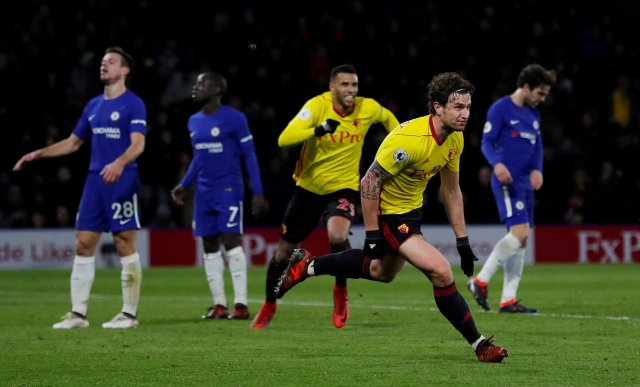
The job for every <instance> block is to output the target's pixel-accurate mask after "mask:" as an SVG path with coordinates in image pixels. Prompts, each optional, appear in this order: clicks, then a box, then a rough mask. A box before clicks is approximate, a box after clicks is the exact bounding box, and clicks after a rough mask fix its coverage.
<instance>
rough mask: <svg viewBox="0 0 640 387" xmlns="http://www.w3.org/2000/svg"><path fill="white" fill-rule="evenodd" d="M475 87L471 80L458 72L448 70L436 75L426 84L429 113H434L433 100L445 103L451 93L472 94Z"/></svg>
mask: <svg viewBox="0 0 640 387" xmlns="http://www.w3.org/2000/svg"><path fill="white" fill-rule="evenodd" d="M474 90H475V88H474V87H473V85H472V84H471V82H469V81H467V80H466V79H464V78H462V77H461V76H460V75H459V74H458V73H453V72H448V73H441V74H438V75H436V76H435V77H433V78H432V79H431V82H429V86H427V99H428V102H427V104H428V106H429V113H430V114H435V112H436V111H435V108H434V107H433V104H434V102H438V103H439V104H441V105H446V104H447V102H448V101H449V96H450V95H451V94H453V93H461V94H469V95H473V91H474Z"/></svg>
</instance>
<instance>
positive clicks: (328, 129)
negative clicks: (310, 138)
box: [315, 118, 340, 137]
mask: <svg viewBox="0 0 640 387" xmlns="http://www.w3.org/2000/svg"><path fill="white" fill-rule="evenodd" d="M339 125H340V122H338V121H336V120H332V119H331V118H329V119H327V120H326V121H325V122H323V123H321V124H320V125H318V126H317V127H316V130H315V133H316V136H318V137H320V136H324V135H325V134H327V133H333V132H335V131H336V129H338V126H339Z"/></svg>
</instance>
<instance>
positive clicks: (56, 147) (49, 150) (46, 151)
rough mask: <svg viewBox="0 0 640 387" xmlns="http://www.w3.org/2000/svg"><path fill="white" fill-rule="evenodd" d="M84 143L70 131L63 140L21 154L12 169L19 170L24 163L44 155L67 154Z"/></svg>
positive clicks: (56, 155)
mask: <svg viewBox="0 0 640 387" xmlns="http://www.w3.org/2000/svg"><path fill="white" fill-rule="evenodd" d="M82 144H84V141H83V140H82V139H81V138H80V137H78V136H77V135H75V134H74V133H71V135H69V137H67V138H65V139H64V140H61V141H58V142H56V143H55V144H51V145H49V146H47V147H44V148H41V149H37V150H34V151H33V152H29V153H27V154H26V155H24V156H22V157H21V158H20V160H18V162H17V163H16V164H15V165H14V166H13V170H14V171H19V170H21V169H22V168H23V167H24V165H25V164H26V163H29V162H32V161H35V160H38V159H41V158H44V157H58V156H64V155H68V154H70V153H73V152H75V151H77V150H78V149H80V146H82Z"/></svg>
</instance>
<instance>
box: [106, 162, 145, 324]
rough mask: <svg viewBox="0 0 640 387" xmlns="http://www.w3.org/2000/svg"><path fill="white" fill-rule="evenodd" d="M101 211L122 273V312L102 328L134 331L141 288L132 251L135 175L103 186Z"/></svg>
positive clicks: (139, 269) (136, 213)
mask: <svg viewBox="0 0 640 387" xmlns="http://www.w3.org/2000/svg"><path fill="white" fill-rule="evenodd" d="M103 192H105V203H104V204H105V207H104V208H108V209H109V210H108V214H109V218H110V227H109V229H110V230H111V231H112V234H113V242H114V244H115V246H116V251H117V253H118V255H119V256H120V263H121V264H122V269H121V271H120V280H121V286H122V310H121V311H120V313H118V314H117V315H116V316H115V317H114V318H113V319H112V320H111V321H108V322H106V323H104V324H102V327H103V328H135V327H137V326H138V319H137V314H138V303H139V302H140V287H141V285H142V265H141V263H140V254H138V249H137V247H136V237H137V234H138V230H139V229H140V212H139V208H140V206H139V205H138V197H139V192H140V180H139V177H138V173H137V172H136V171H125V172H124V173H123V174H122V176H120V178H119V179H118V181H116V182H115V183H113V184H109V185H105V186H104V188H103Z"/></svg>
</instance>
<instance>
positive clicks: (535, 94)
mask: <svg viewBox="0 0 640 387" xmlns="http://www.w3.org/2000/svg"><path fill="white" fill-rule="evenodd" d="M550 90H551V86H549V85H542V86H538V87H536V88H534V89H533V90H529V93H527V94H526V95H525V99H524V102H525V104H527V105H529V106H531V107H536V106H538V105H539V104H541V103H543V102H544V101H545V100H546V99H547V96H548V95H549V91H550Z"/></svg>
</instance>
